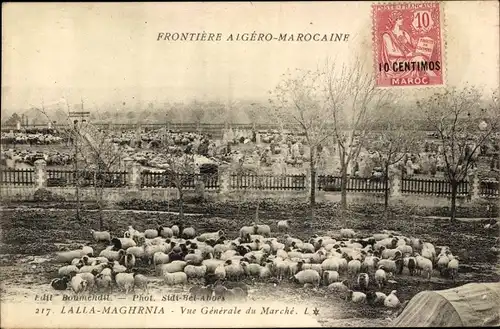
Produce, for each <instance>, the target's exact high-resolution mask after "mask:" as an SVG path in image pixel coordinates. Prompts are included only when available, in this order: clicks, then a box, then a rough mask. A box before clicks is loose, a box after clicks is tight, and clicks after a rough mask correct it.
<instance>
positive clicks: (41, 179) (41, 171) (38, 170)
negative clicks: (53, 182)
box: [35, 159, 47, 190]
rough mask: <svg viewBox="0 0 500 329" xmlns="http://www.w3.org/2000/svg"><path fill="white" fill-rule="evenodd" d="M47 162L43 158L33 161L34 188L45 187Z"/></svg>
mask: <svg viewBox="0 0 500 329" xmlns="http://www.w3.org/2000/svg"><path fill="white" fill-rule="evenodd" d="M46 167H47V163H46V162H45V160H41V159H40V160H36V161H35V190H38V189H41V188H46V187H47V170H46Z"/></svg>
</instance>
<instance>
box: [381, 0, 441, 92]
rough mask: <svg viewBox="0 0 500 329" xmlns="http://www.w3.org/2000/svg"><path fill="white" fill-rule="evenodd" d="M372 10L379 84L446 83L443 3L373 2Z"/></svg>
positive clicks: (417, 84) (414, 84)
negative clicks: (442, 17)
mask: <svg viewBox="0 0 500 329" xmlns="http://www.w3.org/2000/svg"><path fill="white" fill-rule="evenodd" d="M372 11H373V12H372V14H373V42H374V44H373V47H374V60H375V73H376V80H377V81H376V83H377V86H379V87H392V86H432V85H442V84H444V79H443V71H444V63H443V51H442V34H441V15H442V11H441V7H440V4H439V3H437V2H406V3H388V4H374V5H372Z"/></svg>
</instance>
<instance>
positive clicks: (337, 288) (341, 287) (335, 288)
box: [327, 280, 349, 297]
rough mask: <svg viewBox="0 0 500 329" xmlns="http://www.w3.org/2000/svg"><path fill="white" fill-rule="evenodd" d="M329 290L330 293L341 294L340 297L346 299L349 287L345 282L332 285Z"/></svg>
mask: <svg viewBox="0 0 500 329" xmlns="http://www.w3.org/2000/svg"><path fill="white" fill-rule="evenodd" d="M327 289H328V290H329V291H330V292H334V293H338V294H340V297H344V295H345V294H346V293H347V292H348V291H349V286H348V282H347V280H344V281H342V282H334V283H331V284H330V285H329V286H328V288H327Z"/></svg>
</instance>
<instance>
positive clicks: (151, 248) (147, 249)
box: [143, 244, 168, 264]
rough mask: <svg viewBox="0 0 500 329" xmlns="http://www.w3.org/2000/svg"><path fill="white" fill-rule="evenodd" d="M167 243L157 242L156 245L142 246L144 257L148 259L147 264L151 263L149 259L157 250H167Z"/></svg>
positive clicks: (164, 251)
mask: <svg viewBox="0 0 500 329" xmlns="http://www.w3.org/2000/svg"><path fill="white" fill-rule="evenodd" d="M167 246H168V245H166V244H158V245H147V246H145V247H144V257H143V258H144V259H146V260H147V261H148V264H151V260H152V259H153V256H154V254H155V253H157V252H163V253H166V252H167V249H168V247H167Z"/></svg>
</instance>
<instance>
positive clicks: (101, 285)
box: [95, 273, 113, 290]
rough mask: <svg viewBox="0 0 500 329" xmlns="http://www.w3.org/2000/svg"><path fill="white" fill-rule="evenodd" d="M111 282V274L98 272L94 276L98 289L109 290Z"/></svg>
mask: <svg viewBox="0 0 500 329" xmlns="http://www.w3.org/2000/svg"><path fill="white" fill-rule="evenodd" d="M112 282H113V279H112V278H111V274H109V275H108V274H103V273H99V274H98V275H97V276H96V277H95V283H96V286H97V288H98V289H104V290H109V289H111V284H112Z"/></svg>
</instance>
